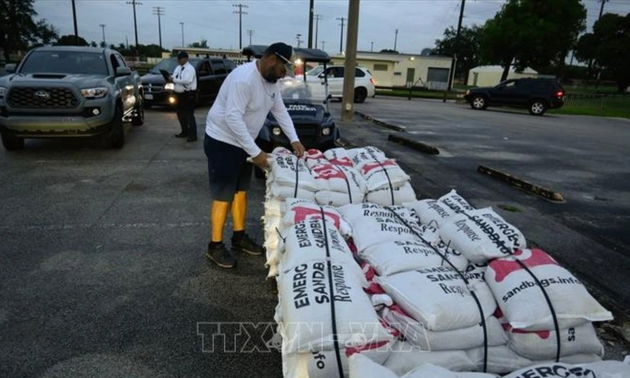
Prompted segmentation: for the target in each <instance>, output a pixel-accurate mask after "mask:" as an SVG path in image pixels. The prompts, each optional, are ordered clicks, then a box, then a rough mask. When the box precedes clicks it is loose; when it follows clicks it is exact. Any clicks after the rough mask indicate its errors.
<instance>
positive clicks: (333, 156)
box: [324, 148, 354, 167]
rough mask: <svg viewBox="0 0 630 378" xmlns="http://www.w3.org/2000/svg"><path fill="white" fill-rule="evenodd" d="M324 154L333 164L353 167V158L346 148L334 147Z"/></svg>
mask: <svg viewBox="0 0 630 378" xmlns="http://www.w3.org/2000/svg"><path fill="white" fill-rule="evenodd" d="M324 156H325V157H326V159H328V161H329V162H330V163H331V164H335V165H338V166H342V167H353V166H354V163H352V158H351V157H350V155H349V154H348V151H346V149H345V148H333V149H330V150H327V151H326V152H324Z"/></svg>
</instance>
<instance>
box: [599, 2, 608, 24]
mask: <svg viewBox="0 0 630 378" xmlns="http://www.w3.org/2000/svg"><path fill="white" fill-rule="evenodd" d="M600 1H601V2H602V6H601V8H599V17H598V18H597V19H598V20H599V19H600V18H602V15H603V14H604V4H606V2H607V1H609V0H600Z"/></svg>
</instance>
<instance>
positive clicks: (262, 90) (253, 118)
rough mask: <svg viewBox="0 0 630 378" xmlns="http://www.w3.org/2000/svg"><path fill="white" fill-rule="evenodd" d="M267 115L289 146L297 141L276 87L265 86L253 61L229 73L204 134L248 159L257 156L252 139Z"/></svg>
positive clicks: (277, 86)
mask: <svg viewBox="0 0 630 378" xmlns="http://www.w3.org/2000/svg"><path fill="white" fill-rule="evenodd" d="M269 112H271V114H273V116H274V117H275V119H276V120H277V121H278V124H279V125H280V128H281V129H282V131H283V132H284V134H285V135H286V136H287V137H288V138H289V141H291V143H293V142H297V141H299V139H298V136H297V133H296V132H295V126H294V125H293V121H292V120H291V117H290V116H289V112H287V108H286V107H285V106H284V102H283V101H282V94H281V90H280V85H279V84H278V83H275V84H273V83H269V82H267V81H266V80H265V79H264V78H263V77H262V75H261V74H260V72H259V71H258V67H256V61H253V62H250V63H245V64H243V65H240V66H238V67H237V68H236V69H235V70H234V71H232V72H231V73H230V74H229V75H228V77H227V78H226V79H225V81H224V82H223V85H222V86H221V89H220V90H219V95H218V96H217V98H216V100H215V101H214V104H213V105H212V108H210V111H209V112H208V118H207V119H206V134H208V135H209V136H211V137H212V138H214V139H216V140H219V141H222V142H225V143H227V144H231V145H233V146H237V147H240V148H242V149H243V150H245V152H247V154H248V155H249V156H252V157H254V156H256V155H258V154H260V152H261V149H260V148H259V147H258V146H257V145H256V142H255V139H256V137H257V136H258V133H259V132H260V129H262V127H263V125H264V123H265V119H266V118H267V114H268V113H269Z"/></svg>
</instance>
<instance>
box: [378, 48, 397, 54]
mask: <svg viewBox="0 0 630 378" xmlns="http://www.w3.org/2000/svg"><path fill="white" fill-rule="evenodd" d="M379 52H381V53H385V54H400V53H399V52H398V51H396V50H393V49H383V50H381V51H379Z"/></svg>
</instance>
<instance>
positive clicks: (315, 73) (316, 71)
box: [306, 66, 328, 76]
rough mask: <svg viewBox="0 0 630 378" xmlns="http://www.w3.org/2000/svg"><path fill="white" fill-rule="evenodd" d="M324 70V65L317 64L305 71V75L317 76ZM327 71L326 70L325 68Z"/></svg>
mask: <svg viewBox="0 0 630 378" xmlns="http://www.w3.org/2000/svg"><path fill="white" fill-rule="evenodd" d="M323 70H324V66H317V67H315V68H313V69H312V70H310V71H306V75H307V76H318V75H319V74H320V73H322V71H323ZM326 71H328V70H326Z"/></svg>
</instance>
